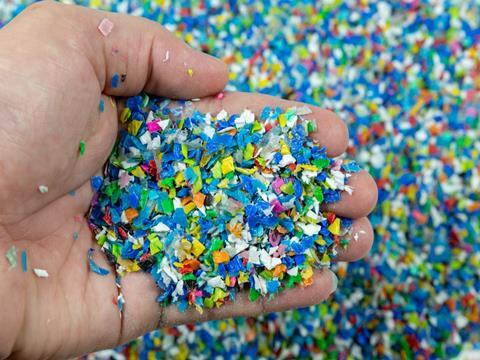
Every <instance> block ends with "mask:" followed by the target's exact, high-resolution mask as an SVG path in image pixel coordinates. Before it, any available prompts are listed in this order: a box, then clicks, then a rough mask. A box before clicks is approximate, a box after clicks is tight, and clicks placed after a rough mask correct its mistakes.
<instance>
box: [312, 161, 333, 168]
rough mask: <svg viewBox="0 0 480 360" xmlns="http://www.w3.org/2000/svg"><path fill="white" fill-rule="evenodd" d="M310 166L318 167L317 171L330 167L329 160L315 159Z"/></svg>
mask: <svg viewBox="0 0 480 360" xmlns="http://www.w3.org/2000/svg"><path fill="white" fill-rule="evenodd" d="M312 164H313V165H315V166H316V167H318V168H319V169H324V168H326V167H327V166H328V165H330V160H328V159H317V160H314V161H312Z"/></svg>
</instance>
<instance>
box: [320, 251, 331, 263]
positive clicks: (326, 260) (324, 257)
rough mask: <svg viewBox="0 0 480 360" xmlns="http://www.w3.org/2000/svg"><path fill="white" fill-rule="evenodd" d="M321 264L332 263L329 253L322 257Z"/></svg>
mask: <svg viewBox="0 0 480 360" xmlns="http://www.w3.org/2000/svg"><path fill="white" fill-rule="evenodd" d="M321 262H322V263H329V262H330V256H328V254H327V253H324V254H323V256H322V260H321Z"/></svg>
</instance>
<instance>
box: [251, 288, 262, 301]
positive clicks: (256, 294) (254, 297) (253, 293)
mask: <svg viewBox="0 0 480 360" xmlns="http://www.w3.org/2000/svg"><path fill="white" fill-rule="evenodd" d="M259 296H260V292H259V291H257V290H255V289H250V292H249V293H248V299H249V300H250V301H255V300H257V299H258V297H259Z"/></svg>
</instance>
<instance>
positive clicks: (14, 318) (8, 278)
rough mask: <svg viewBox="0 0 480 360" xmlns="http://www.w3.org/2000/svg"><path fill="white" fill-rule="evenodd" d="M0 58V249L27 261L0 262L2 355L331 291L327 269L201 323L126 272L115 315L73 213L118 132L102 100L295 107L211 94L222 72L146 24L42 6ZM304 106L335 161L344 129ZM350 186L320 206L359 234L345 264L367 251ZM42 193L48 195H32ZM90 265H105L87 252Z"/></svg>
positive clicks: (81, 206)
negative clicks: (107, 27)
mask: <svg viewBox="0 0 480 360" xmlns="http://www.w3.org/2000/svg"><path fill="white" fill-rule="evenodd" d="M103 18H108V19H109V20H110V21H111V22H112V23H113V24H114V28H113V30H112V32H111V33H110V34H109V35H108V36H103V35H102V34H101V33H100V32H99V30H98V26H99V24H100V22H101V21H102V19H103ZM0 53H1V55H0V74H1V75H2V82H1V84H0V95H1V99H2V103H3V104H2V105H3V106H2V108H3V111H2V115H3V116H2V119H1V120H0V170H1V174H2V176H1V177H0V253H2V254H4V253H5V252H6V250H7V249H9V248H10V247H11V246H12V245H15V247H16V248H17V249H18V251H20V250H25V251H26V253H27V256H28V272H27V273H23V272H22V270H21V266H17V268H15V269H12V270H10V271H9V270H7V269H8V267H9V264H8V263H7V261H6V260H5V258H4V257H3V256H1V260H0V274H1V275H0V299H1V301H0V303H1V304H2V306H1V307H0V318H1V319H2V327H1V328H0V339H1V341H0V344H1V345H0V358H3V357H6V356H8V355H9V354H12V356H13V357H19V358H37V357H43V358H45V357H46V358H51V357H53V358H65V357H68V356H74V355H80V354H83V353H86V352H90V351H94V350H97V349H102V348H108V347H113V346H115V345H118V344H120V343H124V342H126V341H128V340H130V339H132V338H135V337H136V336H139V335H141V334H142V333H145V332H147V331H149V330H152V329H155V328H158V327H161V326H168V325H174V324H180V323H188V322H195V321H203V320H210V319H217V318H225V317H232V316H240V315H242V316H255V315H258V314H260V313H264V312H271V311H281V310H285V309H288V308H293V307H300V306H308V305H312V304H316V303H318V302H320V301H322V300H324V299H325V298H327V297H328V296H329V295H330V294H331V292H333V291H334V290H335V287H336V285H335V284H334V282H335V280H334V279H335V278H334V277H333V273H331V272H330V271H329V270H325V271H321V272H318V273H317V274H316V275H315V280H314V284H313V285H311V286H309V287H306V288H295V289H291V290H287V291H285V292H284V293H282V294H281V295H279V296H277V297H276V298H274V299H273V300H271V301H267V300H265V301H259V302H255V303H251V302H249V300H248V298H247V296H243V295H242V294H241V295H239V296H238V298H237V300H236V301H235V302H234V303H233V302H232V303H229V304H226V305H224V306H223V307H221V308H219V309H215V310H208V311H205V312H204V314H202V315H200V314H199V313H197V312H195V310H187V312H185V313H180V312H179V311H178V310H177V309H176V308H175V307H168V308H165V309H162V308H160V306H159V305H158V303H156V301H155V298H156V296H157V291H158V290H157V289H156V287H155V285H154V283H153V281H152V280H151V279H150V278H149V277H148V276H147V275H145V274H140V273H135V274H128V275H126V276H125V277H124V278H123V279H122V286H123V294H124V296H125V300H126V305H125V309H124V313H123V317H122V318H120V317H119V313H118V309H117V307H116V305H115V304H113V299H116V297H117V288H116V285H115V279H114V275H113V271H111V272H110V274H109V275H108V276H105V277H101V276H98V275H96V274H94V273H91V272H90V271H89V268H88V263H87V260H86V254H87V251H88V249H89V248H91V247H95V244H94V243H95V241H94V238H93V236H92V234H91V232H90V230H89V227H88V224H87V222H86V220H85V218H84V217H83V215H84V214H85V212H86V211H88V208H89V205H90V200H91V197H92V191H91V189H90V185H89V179H90V177H91V176H92V175H94V174H96V173H99V172H100V171H101V168H102V166H103V164H104V163H105V161H106V159H107V158H108V155H109V153H110V151H111V149H112V146H113V144H114V141H115V138H116V135H117V127H118V125H117V124H118V115H117V114H118V112H117V107H116V104H115V103H116V100H115V98H112V97H118V96H130V95H135V94H137V93H139V92H140V91H142V90H145V91H146V92H149V93H152V94H155V95H159V96H164V97H168V98H187V99H188V98H203V99H202V100H201V101H200V102H195V103H194V105H195V106H196V107H197V108H198V109H199V110H201V111H209V112H212V113H217V112H218V111H220V110H221V109H226V110H227V111H228V112H229V113H235V112H238V111H241V110H242V109H243V108H245V107H249V108H250V109H251V110H252V111H254V112H256V113H259V112H260V111H261V109H262V108H263V107H264V106H266V105H270V106H272V105H273V106H274V105H278V106H281V107H284V108H287V107H291V106H294V105H295V103H293V102H289V101H284V100H279V99H275V98H272V97H268V96H263V95H254V94H244V93H227V94H226V96H225V97H224V98H223V99H218V98H217V97H214V96H213V97H209V95H212V94H216V93H218V92H219V91H221V90H222V89H223V87H224V85H225V83H226V81H227V70H226V67H225V65H224V64H223V63H221V62H219V61H218V60H215V59H214V58H211V57H209V56H207V55H204V54H202V53H199V52H196V51H194V50H192V49H190V48H188V47H187V46H186V45H184V44H183V43H182V42H181V41H179V40H178V39H176V38H175V37H174V36H173V35H171V34H170V33H168V32H167V31H166V30H164V29H163V28H162V27H161V26H159V25H157V24H155V23H152V22H149V21H146V20H143V19H138V18H134V17H128V16H124V15H119V14H110V13H104V12H99V11H94V10H90V9H86V8H80V7H76V6H67V5H61V4H58V3H53V2H52V3H50V2H44V3H37V4H35V5H33V6H31V7H29V8H28V9H27V10H26V11H24V12H23V13H22V14H20V15H19V16H18V17H17V18H16V19H14V20H13V21H12V22H11V23H10V24H9V25H8V26H6V27H5V28H4V29H2V30H1V31H0ZM167 53H168V56H167ZM189 69H191V70H192V71H193V72H190V73H189V71H188V70H189ZM115 74H117V76H118V86H116V87H114V86H112V79H113V80H114V76H115ZM124 74H126V77H125V79H124V81H122V75H124ZM115 78H116V77H115ZM114 82H115V81H114ZM113 85H114V84H113ZM101 102H103V107H104V111H103V112H102V111H100V107H101V106H100V103H101ZM311 109H312V110H313V114H312V115H311V116H313V117H314V118H315V120H316V121H317V123H318V128H319V130H318V132H317V133H316V134H315V137H316V139H317V140H318V142H319V143H320V144H321V145H323V146H326V147H327V149H328V153H329V155H330V156H334V155H339V154H341V153H343V152H344V151H345V148H346V144H347V139H348V135H347V131H346V128H345V126H344V125H343V123H342V122H341V121H340V120H339V119H338V118H337V117H336V116H335V115H333V114H332V113H330V112H328V111H325V110H321V109H318V108H315V107H311ZM80 142H84V144H85V153H84V155H81V154H80V153H79V146H80ZM350 184H351V185H352V186H353V187H354V188H355V189H357V188H358V189H359V190H358V191H356V192H354V193H353V195H352V196H345V197H344V198H343V199H342V200H341V201H340V202H339V203H337V204H332V205H329V208H328V209H329V210H331V211H334V212H336V213H337V214H338V215H343V216H348V217H352V218H354V219H357V220H356V221H355V223H354V231H353V232H352V233H359V234H361V235H360V239H359V241H358V242H352V243H351V246H350V247H349V248H348V249H347V250H346V251H344V252H342V253H341V254H340V255H339V259H340V260H344V261H350V260H355V259H358V258H361V257H363V256H364V255H365V254H366V253H367V252H368V250H369V248H370V246H371V243H372V239H373V234H372V229H371V226H370V224H369V222H368V220H367V219H366V218H365V217H364V216H366V215H367V214H368V213H369V212H370V211H371V209H372V208H373V206H374V205H375V202H376V188H375V185H374V182H373V180H372V179H371V178H370V177H369V175H368V174H367V173H365V172H361V173H358V174H355V175H353V176H352V178H351V181H350ZM41 185H43V186H47V187H48V188H49V191H48V192H47V193H45V194H41V193H40V192H39V191H38V188H39V186H41ZM73 190H75V195H74V196H72V195H70V194H69V193H70V192H71V191H73ZM361 230H363V231H365V233H362V231H361ZM74 234H76V235H75V237H77V236H78V239H77V240H74V239H73V237H74ZM95 260H96V261H97V263H99V264H100V265H101V266H103V267H108V265H107V262H106V260H105V259H104V258H103V256H101V255H100V254H99V253H98V252H97V255H96V256H95ZM32 268H42V269H46V270H47V271H48V273H49V277H48V278H47V279H44V278H37V277H36V276H35V275H34V274H33V273H32V271H31V269H32Z"/></svg>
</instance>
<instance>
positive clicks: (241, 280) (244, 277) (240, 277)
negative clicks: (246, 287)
mask: <svg viewBox="0 0 480 360" xmlns="http://www.w3.org/2000/svg"><path fill="white" fill-rule="evenodd" d="M247 281H248V274H247V273H244V272H243V271H240V273H239V274H238V283H239V284H243V283H246V282H247Z"/></svg>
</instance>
